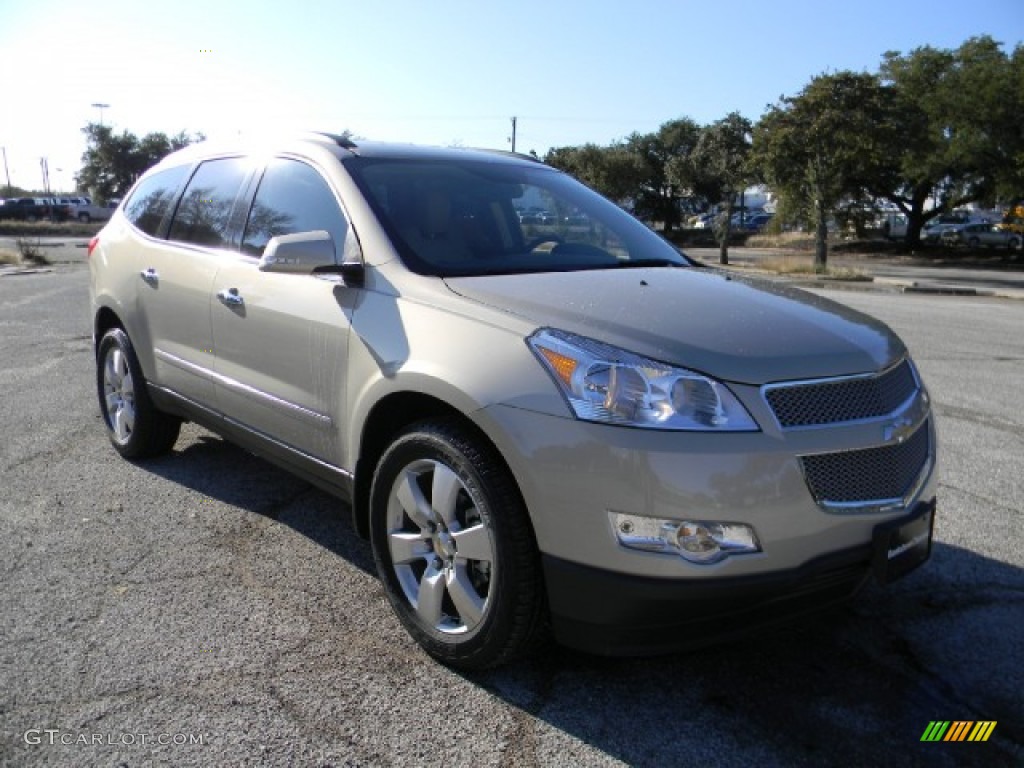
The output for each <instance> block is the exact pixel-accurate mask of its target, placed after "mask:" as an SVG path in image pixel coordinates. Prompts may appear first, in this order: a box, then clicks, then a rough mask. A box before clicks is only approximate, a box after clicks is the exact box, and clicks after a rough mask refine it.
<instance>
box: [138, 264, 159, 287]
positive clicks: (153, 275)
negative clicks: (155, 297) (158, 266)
mask: <svg viewBox="0 0 1024 768" xmlns="http://www.w3.org/2000/svg"><path fill="white" fill-rule="evenodd" d="M139 277H141V278H142V279H143V280H145V281H146V282H147V283H149V284H150V285H156V284H157V283H159V282H160V275H158V274H157V271H156V270H155V269H153V268H152V267H150V268H149V269H144V270H142V271H141V272H139Z"/></svg>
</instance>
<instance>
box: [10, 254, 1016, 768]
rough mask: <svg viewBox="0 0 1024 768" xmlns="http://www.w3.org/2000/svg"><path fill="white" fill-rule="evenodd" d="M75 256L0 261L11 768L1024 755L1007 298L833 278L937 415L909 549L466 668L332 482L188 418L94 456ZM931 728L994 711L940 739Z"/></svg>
mask: <svg viewBox="0 0 1024 768" xmlns="http://www.w3.org/2000/svg"><path fill="white" fill-rule="evenodd" d="M86 290H87V272H86V270H85V268H84V266H83V265H82V264H81V263H71V264H63V265H59V266H57V267H56V268H55V269H53V270H52V271H48V272H42V273H35V274H19V275H10V276H7V277H0V329H2V330H0V385H2V389H0V391H2V392H3V397H2V398H0V414H2V424H3V439H2V441H0V487H2V488H3V493H2V498H0V573H2V574H3V585H4V587H5V588H4V589H3V590H0V638H2V640H3V642H2V643H0V765H5V766H6V765H12V766H23V765H24V766H36V765H40V766H42V765H54V766H56V765H62V766H63V765H103V766H106V765H111V766H113V765H175V766H209V765H218V766H233V765H238V766H242V765H322V766H326V765H353V766H355V765H359V766H363V765H366V766H376V765H403V766H405V765H449V766H460V765H474V766H475V765H485V766H549V765H570V766H579V765H586V766H603V765H621V764H627V765H641V766H666V765H694V764H700V765H710V766H750V765H757V766H776V765H779V766H793V765H797V766H799V765H807V766H812V765H813V766H819V765H842V766H860V765H863V766H868V765H870V766H875V765H885V764H892V763H895V762H898V763H899V764H901V765H909V766H915V765H920V766H962V765H979V766H980V765H984V766H1004V765H1005V766H1011V765H1017V766H1019V765H1021V764H1024V640H1022V634H1021V627H1022V626H1024V547H1022V544H1024V526H1022V515H1024V483H1022V481H1021V467H1022V466H1024V417H1022V416H1021V413H1022V411H1021V408H1020V403H1019V393H1020V392H1021V391H1022V389H1024V387H1022V382H1024V336H1022V334H1021V329H1022V328H1024V302H1020V301H1010V300H1002V299H992V298H964V297H955V296H931V295H900V294H895V293H891V292H847V291H843V292H829V295H831V296H833V297H834V298H837V299H838V300H840V301H843V302H846V303H849V304H851V305H853V306H855V307H857V308H860V309H863V310H865V311H867V312H869V313H871V314H874V315H877V316H879V317H881V318H882V319H883V320H885V321H887V322H888V323H889V324H890V325H892V326H893V327H894V328H895V330H897V332H899V333H900V334H901V335H902V336H903V338H904V340H905V341H907V343H908V344H909V346H910V348H911V350H912V351H913V353H914V355H915V359H916V360H917V362H918V364H919V367H920V368H921V370H922V372H923V375H924V377H925V380H926V382H927V383H928V385H929V387H930V390H931V394H932V397H933V400H934V403H935V407H936V410H937V413H938V418H939V429H940V450H941V468H940V471H941V481H942V482H941V489H940V493H941V496H940V499H939V513H938V522H937V525H936V544H935V549H934V552H933V556H932V560H931V562H929V563H928V564H927V565H926V566H925V567H924V568H923V569H921V570H919V571H917V572H916V573H914V574H913V575H911V576H910V577H908V578H906V579H904V580H902V581H900V582H898V583H897V584H895V585H893V586H892V587H890V588H888V589H881V588H879V587H875V586H874V585H871V586H869V587H868V588H867V590H866V591H865V592H864V593H863V594H862V595H861V597H860V599H859V600H858V601H857V602H856V603H855V604H854V605H853V606H852V607H851V608H850V609H849V610H847V611H845V612H842V613H840V614H838V615H835V616H832V617H829V618H828V619H827V620H820V621H816V622H815V623H813V624H811V625H808V626H802V627H793V628H789V629H787V630H785V631H784V632H782V633H780V634H777V635H773V636H770V637H758V638H754V639H751V640H746V641H743V642H740V643H734V644H731V645H729V646H723V647H719V648H714V649H711V650H705V651H700V652H693V653H689V654H682V655H677V656H670V657H664V658H656V659H628V660H608V659H599V658H593V657H589V656H585V655H581V654H577V653H573V652H569V651H565V650H560V649H551V650H550V651H549V652H547V653H545V654H544V655H543V656H541V657H540V658H537V659H534V660H532V661H528V662H521V663H518V664H516V665H514V666H511V667H508V668H505V669H502V670H498V671H494V672H490V673H487V674H483V675H477V676H473V677H469V676H465V675H459V674H456V673H453V672H451V671H449V670H447V669H446V668H444V667H441V666H438V665H437V664H436V663H434V662H433V661H431V660H430V659H429V658H427V657H426V656H425V655H424V654H422V653H420V652H419V650H418V649H417V648H416V647H415V646H414V645H413V643H412V641H411V640H410V639H409V638H408V637H407V636H406V634H405V633H404V631H403V630H402V628H401V627H400V625H399V624H398V622H397V620H396V619H395V618H394V617H393V616H392V614H391V611H390V608H389V606H388V604H387V601H386V599H385V596H384V593H383V590H382V588H381V587H380V585H379V583H378V582H377V580H376V577H375V576H374V573H373V567H372V558H371V556H370V552H369V548H368V546H367V545H366V544H365V543H364V542H362V541H361V540H360V539H358V537H357V536H356V535H355V534H354V533H353V531H352V530H351V527H350V525H349V523H348V520H347V517H346V515H345V511H344V509H343V507H342V505H340V504H339V503H338V502H337V501H336V500H334V499H333V498H331V497H328V496H326V495H324V494H322V493H320V492H319V491H316V490H314V489H312V488H311V487H310V486H308V485H306V484H304V483H302V482H301V481H299V480H296V479H293V478H292V477H290V476H288V475H286V474H284V473H282V472H280V471H278V470H276V469H275V468H273V467H271V466H270V465H268V464H266V463H264V462H262V461H260V460H258V459H256V458H254V457H252V456H250V455H249V454H247V453H245V452H244V451H241V450H239V449H237V448H235V447H233V446H232V445H230V444H228V443H225V442H224V441H222V440H221V439H220V438H218V437H216V436H214V435H212V434H211V433H208V432H206V431H204V430H201V429H199V428H196V427H194V426H187V427H186V428H185V429H184V430H183V433H182V437H181V438H180V440H179V441H178V443H177V445H176V448H175V452H174V454H173V455H172V456H169V457H166V458H161V459H159V460H154V461H149V462H146V463H140V464H130V463H127V462H124V461H123V460H121V459H119V458H118V457H117V455H116V454H115V453H114V451H113V450H112V449H111V448H110V447H109V445H108V444H107V441H106V437H105V435H104V433H103V430H102V427H101V424H100V420H99V412H98V408H97V407H96V404H95V395H94V383H93V375H94V374H93V367H92V359H91V349H90V339H89V330H88V309H87V304H88V299H87V295H86ZM935 720H949V721H995V722H996V726H995V729H994V730H993V732H992V736H991V738H990V739H989V740H988V741H987V742H984V743H968V742H964V743H950V742H940V743H930V742H922V741H921V737H922V734H923V733H924V731H925V729H926V728H927V727H928V725H929V723H930V722H932V721H935Z"/></svg>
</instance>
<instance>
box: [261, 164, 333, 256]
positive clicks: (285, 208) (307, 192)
mask: <svg viewBox="0 0 1024 768" xmlns="http://www.w3.org/2000/svg"><path fill="white" fill-rule="evenodd" d="M317 229H323V230H326V231H328V232H330V233H331V237H332V238H333V239H334V247H335V249H336V252H337V253H340V252H341V250H342V248H343V246H344V243H345V236H346V233H347V231H348V224H347V223H346V221H345V217H344V216H342V214H341V209H340V208H339V207H338V202H337V200H336V199H335V197H334V194H333V193H332V192H331V189H330V187H328V186H327V183H326V182H325V181H324V180H323V178H322V177H321V176H320V174H319V173H317V171H316V170H314V169H313V168H311V167H310V166H308V165H306V164H305V163H302V162H299V161H298V160H288V159H285V158H276V159H274V160H272V161H271V162H270V163H269V165H267V171H266V173H264V174H263V179H262V181H260V186H259V189H258V190H257V192H256V199H255V200H253V204H252V210H251V211H250V212H249V220H248V222H247V223H246V226H245V236H244V237H243V238H242V251H243V252H245V253H247V254H249V255H250V256H259V255H261V254H262V253H263V249H264V248H265V247H266V245H267V242H268V241H269V240H270V238H272V237H276V236H277V235H290V234H294V233H296V232H311V231H313V230H317Z"/></svg>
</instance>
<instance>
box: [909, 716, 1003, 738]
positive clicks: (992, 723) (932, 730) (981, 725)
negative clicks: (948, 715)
mask: <svg viewBox="0 0 1024 768" xmlns="http://www.w3.org/2000/svg"><path fill="white" fill-rule="evenodd" d="M996 722H997V721H996V720H978V721H974V720H953V721H949V720H932V721H931V722H930V723H928V727H927V728H925V729H924V733H923V734H922V735H921V741H988V737H989V736H991V735H992V731H994V730H995V729H996Z"/></svg>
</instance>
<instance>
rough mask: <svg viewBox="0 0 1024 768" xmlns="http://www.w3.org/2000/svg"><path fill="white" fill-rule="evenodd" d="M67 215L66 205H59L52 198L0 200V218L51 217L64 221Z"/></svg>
mask: <svg viewBox="0 0 1024 768" xmlns="http://www.w3.org/2000/svg"><path fill="white" fill-rule="evenodd" d="M67 216H68V209H67V207H66V206H62V205H59V204H58V203H57V202H56V200H55V199H52V198H43V197H15V198H9V199H7V200H0V219H16V220H19V221H44V220H46V219H50V218H53V219H55V220H57V221H64V220H65V219H66V218H67Z"/></svg>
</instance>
